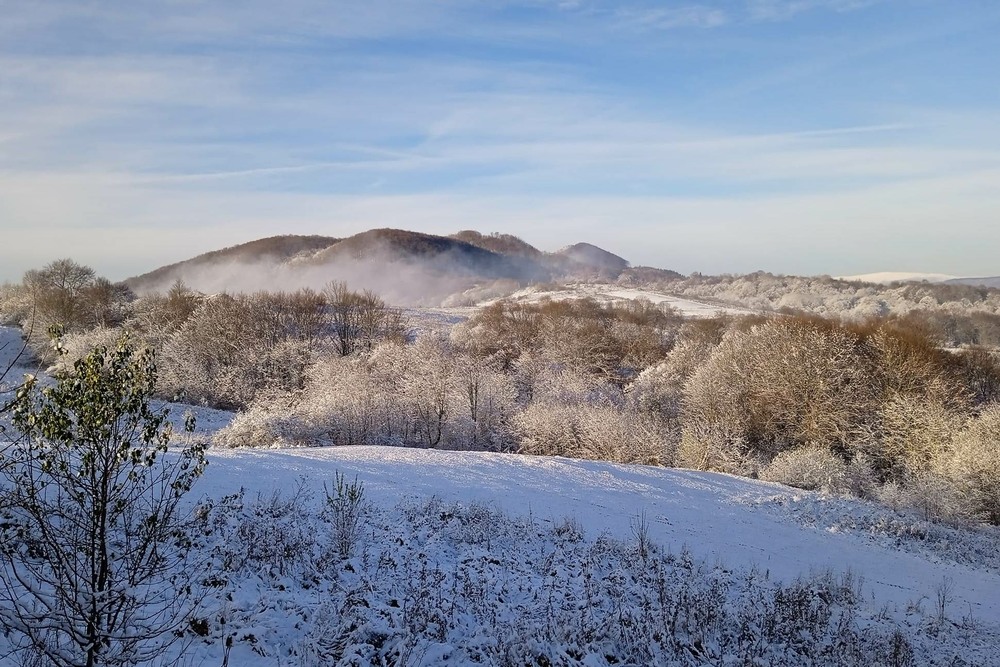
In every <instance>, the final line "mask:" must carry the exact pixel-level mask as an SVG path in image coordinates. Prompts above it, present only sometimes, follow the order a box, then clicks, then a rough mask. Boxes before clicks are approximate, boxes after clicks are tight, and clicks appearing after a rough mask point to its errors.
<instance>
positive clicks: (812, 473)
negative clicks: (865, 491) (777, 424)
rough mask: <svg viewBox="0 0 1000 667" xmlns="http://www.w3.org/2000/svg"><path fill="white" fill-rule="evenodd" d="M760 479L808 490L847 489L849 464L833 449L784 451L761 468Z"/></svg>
mask: <svg viewBox="0 0 1000 667" xmlns="http://www.w3.org/2000/svg"><path fill="white" fill-rule="evenodd" d="M760 478H761V479H763V480H766V481H768V482H778V483H780V484H785V485H787V486H794V487H797V488H800V489H806V490H809V491H827V492H830V493H836V492H840V491H843V490H846V487H847V466H846V465H845V464H844V462H843V461H842V460H841V459H839V458H838V457H837V456H836V455H834V454H832V453H831V452H830V450H828V449H823V448H821V447H803V448H802V449H794V450H790V451H787V452H781V453H780V454H778V455H777V456H776V457H774V460H773V461H771V463H770V464H768V465H767V467H765V468H764V469H763V470H761V473H760Z"/></svg>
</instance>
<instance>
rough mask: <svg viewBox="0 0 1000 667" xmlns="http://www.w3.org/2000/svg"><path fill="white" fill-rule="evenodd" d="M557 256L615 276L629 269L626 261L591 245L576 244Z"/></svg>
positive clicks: (559, 252) (561, 251) (564, 249)
mask: <svg viewBox="0 0 1000 667" xmlns="http://www.w3.org/2000/svg"><path fill="white" fill-rule="evenodd" d="M556 255H559V256H561V257H565V258H566V259H569V260H571V261H573V262H576V263H577V264H581V265H583V266H587V267H592V268H594V269H598V270H600V271H605V272H608V273H611V274H613V275H614V276H617V275H618V274H619V273H621V272H622V271H624V270H625V269H627V268H628V267H629V263H628V261H626V260H625V259H623V258H621V257H619V256H618V255H616V254H614V253H611V252H608V251H607V250H604V249H603V248H598V247H597V246H595V245H591V244H590V243H575V244H573V245H571V246H567V247H565V248H563V249H562V250H560V251H558V252H557V253H556Z"/></svg>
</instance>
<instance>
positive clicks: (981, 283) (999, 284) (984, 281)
mask: <svg viewBox="0 0 1000 667" xmlns="http://www.w3.org/2000/svg"><path fill="white" fill-rule="evenodd" d="M944 282H946V283H948V284H949V285H971V286H974V287H991V288H995V289H996V288H1000V276H991V277H989V278H953V279H951V280H945V281H944Z"/></svg>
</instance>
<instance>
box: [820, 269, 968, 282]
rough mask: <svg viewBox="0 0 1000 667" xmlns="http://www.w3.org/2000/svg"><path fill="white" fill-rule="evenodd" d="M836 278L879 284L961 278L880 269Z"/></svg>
mask: <svg viewBox="0 0 1000 667" xmlns="http://www.w3.org/2000/svg"><path fill="white" fill-rule="evenodd" d="M835 277H836V278H837V280H847V281H851V282H862V283H876V284H879V285H888V284H889V283H905V282H917V283H919V282H924V281H926V282H929V283H944V282H952V281H956V280H962V279H961V278H958V276H952V275H948V274H945V273H917V272H907V271H880V272H877V273H862V274H860V275H856V276H835Z"/></svg>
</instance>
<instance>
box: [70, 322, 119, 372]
mask: <svg viewBox="0 0 1000 667" xmlns="http://www.w3.org/2000/svg"><path fill="white" fill-rule="evenodd" d="M122 333H123V332H122V330H121V329H119V328H116V327H110V328H108V327H97V328H96V329H90V330H88V331H81V332H78V333H69V334H66V335H64V336H62V337H61V338H60V339H59V343H60V347H61V349H62V350H64V351H65V354H62V355H60V356H59V358H58V359H57V360H56V363H55V364H54V365H53V370H57V371H65V372H68V371H71V370H72V369H73V364H75V363H76V362H77V361H79V360H80V359H83V358H84V357H86V356H87V355H88V354H90V353H91V352H92V351H93V350H94V349H96V348H98V347H103V348H106V349H109V350H110V349H114V347H115V345H116V344H117V343H118V341H119V340H121V339H122Z"/></svg>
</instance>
